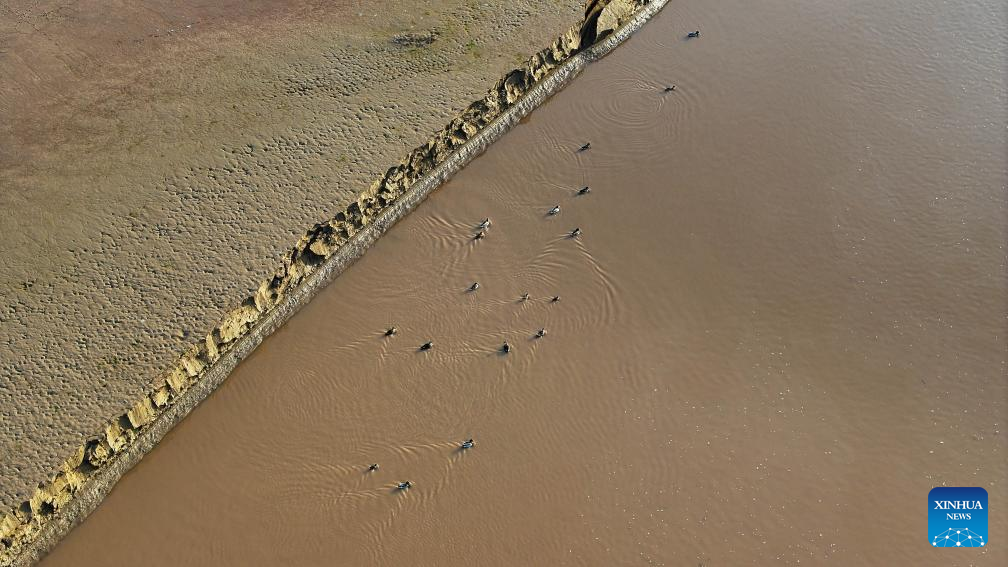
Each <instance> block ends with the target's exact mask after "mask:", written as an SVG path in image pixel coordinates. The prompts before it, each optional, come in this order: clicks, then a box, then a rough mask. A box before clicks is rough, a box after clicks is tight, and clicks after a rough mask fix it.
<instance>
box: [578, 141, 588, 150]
mask: <svg viewBox="0 0 1008 567" xmlns="http://www.w3.org/2000/svg"><path fill="white" fill-rule="evenodd" d="M590 149H591V142H587V143H585V145H583V146H581V147H580V148H578V151H579V152H584V151H587V150H590Z"/></svg>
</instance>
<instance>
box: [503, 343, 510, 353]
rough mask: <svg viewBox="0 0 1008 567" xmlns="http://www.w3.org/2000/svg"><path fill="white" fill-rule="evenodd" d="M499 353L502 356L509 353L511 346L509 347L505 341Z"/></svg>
mask: <svg viewBox="0 0 1008 567" xmlns="http://www.w3.org/2000/svg"><path fill="white" fill-rule="evenodd" d="M501 352H503V353H504V354H507V353H509V352H511V345H509V344H508V342H507V341H504V346H502V347H501Z"/></svg>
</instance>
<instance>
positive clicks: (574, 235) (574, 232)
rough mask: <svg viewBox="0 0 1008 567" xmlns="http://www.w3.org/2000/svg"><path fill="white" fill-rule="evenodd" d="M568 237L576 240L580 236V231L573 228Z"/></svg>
mask: <svg viewBox="0 0 1008 567" xmlns="http://www.w3.org/2000/svg"><path fill="white" fill-rule="evenodd" d="M570 236H571V238H577V237H578V236H581V229H580V228H575V229H574V230H572V231H571V233H570Z"/></svg>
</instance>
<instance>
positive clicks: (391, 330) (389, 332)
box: [385, 327, 399, 337]
mask: <svg viewBox="0 0 1008 567" xmlns="http://www.w3.org/2000/svg"><path fill="white" fill-rule="evenodd" d="M398 330H399V329H396V328H395V327H389V328H388V330H386V331H385V336H386V337H391V336H392V335H394V334H396V331H398Z"/></svg>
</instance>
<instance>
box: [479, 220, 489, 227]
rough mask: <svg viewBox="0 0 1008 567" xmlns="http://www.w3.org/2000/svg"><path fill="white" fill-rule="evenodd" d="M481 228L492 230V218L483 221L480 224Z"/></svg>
mask: <svg viewBox="0 0 1008 567" xmlns="http://www.w3.org/2000/svg"><path fill="white" fill-rule="evenodd" d="M479 227H480V228H490V217H487V218H485V219H483V222H481V223H479Z"/></svg>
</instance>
